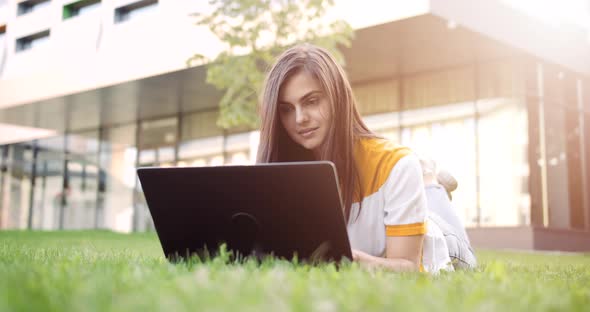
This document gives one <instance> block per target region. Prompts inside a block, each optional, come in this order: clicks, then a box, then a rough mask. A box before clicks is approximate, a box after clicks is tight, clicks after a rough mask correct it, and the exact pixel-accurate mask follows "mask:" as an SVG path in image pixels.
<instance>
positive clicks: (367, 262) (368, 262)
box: [352, 249, 374, 269]
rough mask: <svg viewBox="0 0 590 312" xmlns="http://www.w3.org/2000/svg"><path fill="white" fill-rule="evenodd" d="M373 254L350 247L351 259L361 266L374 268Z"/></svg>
mask: <svg viewBox="0 0 590 312" xmlns="http://www.w3.org/2000/svg"><path fill="white" fill-rule="evenodd" d="M372 258H374V257H373V256H371V255H369V254H368V253H366V252H363V251H360V250H358V249H352V261H354V262H357V263H358V264H359V265H360V266H361V267H362V268H365V269H372V268H374V261H373V259H372Z"/></svg>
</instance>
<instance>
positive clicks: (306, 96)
mask: <svg viewBox="0 0 590 312" xmlns="http://www.w3.org/2000/svg"><path fill="white" fill-rule="evenodd" d="M316 93H322V91H320V90H311V91H309V92H307V93H306V94H305V95H304V96H302V97H301V98H300V99H299V102H303V101H305V100H307V99H308V98H310V97H312V96H313V95H315V94H316Z"/></svg>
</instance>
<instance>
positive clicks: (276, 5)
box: [187, 0, 353, 129]
mask: <svg viewBox="0 0 590 312" xmlns="http://www.w3.org/2000/svg"><path fill="white" fill-rule="evenodd" d="M209 3H210V5H211V6H212V7H213V12H212V13H211V14H207V15H196V17H197V22H196V24H197V25H205V26H207V27H209V29H210V30H211V32H212V33H213V34H215V35H216V36H217V37H218V38H219V39H220V40H221V41H222V42H223V43H225V45H226V47H227V49H226V50H225V51H223V52H221V53H220V54H219V55H218V56H217V57H216V58H215V59H214V60H212V61H211V62H208V60H206V59H205V58H204V57H203V56H202V55H200V54H196V55H194V56H193V57H191V58H189V59H188V60H187V65H189V66H190V65H191V64H193V62H205V63H209V64H208V65H207V83H209V84H211V85H213V86H215V87H216V88H217V89H219V90H222V91H224V93H223V96H222V98H221V101H220V103H219V107H220V114H219V119H218V120H217V124H218V126H220V127H222V128H225V129H227V128H232V127H237V126H248V127H252V128H255V127H257V126H258V115H257V104H258V93H259V91H260V89H261V87H262V83H263V81H264V77H265V74H266V71H267V70H268V69H269V68H270V66H271V65H272V63H273V61H274V60H275V58H276V57H277V56H278V55H279V54H280V53H281V52H282V51H284V50H285V49H286V48H288V47H290V46H293V45H295V44H298V43H301V42H309V43H313V44H316V45H318V46H321V47H324V48H325V49H327V50H329V51H330V52H331V53H333V55H334V56H335V57H336V58H337V59H338V60H339V62H341V63H343V60H344V58H343V56H342V54H341V52H340V51H339V50H338V46H350V41H351V40H352V36H353V31H352V28H351V27H350V25H349V24H348V23H346V22H345V21H342V20H336V21H332V22H329V21H327V20H326V12H327V11H328V9H329V8H331V7H332V6H333V5H334V1H333V0H210V2H209Z"/></svg>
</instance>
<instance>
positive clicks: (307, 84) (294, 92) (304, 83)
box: [279, 70, 323, 102]
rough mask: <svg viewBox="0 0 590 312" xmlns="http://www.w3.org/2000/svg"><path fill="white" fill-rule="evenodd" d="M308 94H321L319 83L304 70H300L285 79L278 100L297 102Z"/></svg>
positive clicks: (321, 88) (321, 89)
mask: <svg viewBox="0 0 590 312" xmlns="http://www.w3.org/2000/svg"><path fill="white" fill-rule="evenodd" d="M309 92H323V87H322V84H321V83H320V81H319V80H318V79H317V78H316V77H314V75H312V74H311V73H309V72H308V71H306V70H300V71H298V72H297V73H295V74H293V75H292V76H291V77H289V78H288V79H286V80H285V81H284V82H283V84H282V85H281V88H280V90H279V100H281V101H286V102H290V101H298V100H300V99H301V98H302V97H304V96H305V95H306V94H308V93H309Z"/></svg>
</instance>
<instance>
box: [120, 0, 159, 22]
mask: <svg viewBox="0 0 590 312" xmlns="http://www.w3.org/2000/svg"><path fill="white" fill-rule="evenodd" d="M157 5H158V0H141V1H137V2H133V3H131V4H128V5H125V6H122V7H120V8H117V9H116V10H115V23H121V22H125V21H127V20H129V19H131V18H134V17H136V16H138V15H144V14H146V13H148V12H150V11H152V10H154V9H155V8H156V6H157Z"/></svg>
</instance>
